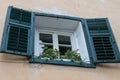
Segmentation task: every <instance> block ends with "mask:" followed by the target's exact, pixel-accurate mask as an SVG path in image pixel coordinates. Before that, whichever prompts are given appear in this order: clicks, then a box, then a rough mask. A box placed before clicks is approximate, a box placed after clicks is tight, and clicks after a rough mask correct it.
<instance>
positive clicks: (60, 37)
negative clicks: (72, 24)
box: [58, 35, 71, 45]
mask: <svg viewBox="0 0 120 80" xmlns="http://www.w3.org/2000/svg"><path fill="white" fill-rule="evenodd" d="M58 41H59V44H67V45H71V42H70V36H63V35H58Z"/></svg>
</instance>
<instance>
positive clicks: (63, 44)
mask: <svg viewBox="0 0 120 80" xmlns="http://www.w3.org/2000/svg"><path fill="white" fill-rule="evenodd" d="M34 43H35V46H34V52H35V53H34V56H35V57H40V55H42V54H44V51H45V50H46V47H47V48H49V49H53V50H57V51H58V52H59V54H58V57H57V58H56V59H50V60H49V57H48V58H47V60H48V61H46V60H45V58H46V57H44V58H43V57H41V58H40V59H39V60H38V59H36V61H34V62H36V63H55V64H67V65H68V64H69V65H75V64H76V65H77V66H80V63H85V64H88V65H90V64H91V63H90V59H89V53H88V50H87V43H86V40H85V35H84V31H83V26H82V24H81V21H80V20H72V19H65V18H58V17H56V16H55V15H54V16H53V17H51V15H48V14H44V16H43V14H42V15H41V14H38V15H35V40H34ZM68 51H71V52H72V51H76V53H77V55H79V57H80V59H81V61H79V62H78V61H75V62H74V61H73V60H72V59H71V60H70V58H69V60H68V61H67V58H65V56H66V52H68ZM74 53H75V52H74ZM71 56H72V55H71ZM34 60H35V59H34ZM64 60H65V61H64ZM49 61H50V62H49ZM52 61H53V62H52ZM55 61H57V63H56V62H55ZM61 61H62V62H61ZM60 62H61V63H60ZM66 62H67V63H66Z"/></svg>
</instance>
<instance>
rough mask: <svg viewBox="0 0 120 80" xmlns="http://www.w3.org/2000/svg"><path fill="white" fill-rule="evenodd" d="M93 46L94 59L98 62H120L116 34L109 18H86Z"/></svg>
mask: <svg viewBox="0 0 120 80" xmlns="http://www.w3.org/2000/svg"><path fill="white" fill-rule="evenodd" d="M86 22H87V26H88V30H89V34H90V37H91V42H92V47H93V50H94V53H95V55H94V61H95V62H97V63H100V62H101V63H108V62H120V59H119V56H120V54H119V50H118V47H117V45H116V43H115V42H113V40H114V36H113V33H112V30H111V28H110V25H109V23H108V20H107V19H106V18H101V19H99V18H98V19H86Z"/></svg>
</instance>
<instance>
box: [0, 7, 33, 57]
mask: <svg viewBox="0 0 120 80" xmlns="http://www.w3.org/2000/svg"><path fill="white" fill-rule="evenodd" d="M32 15H33V13H32V12H29V11H26V10H22V9H18V8H15V7H11V6H9V7H8V11H7V17H6V23H5V27H4V32H3V38H2V43H1V51H2V52H4V53H9V54H16V55H21V56H31V55H32V53H33V17H32Z"/></svg>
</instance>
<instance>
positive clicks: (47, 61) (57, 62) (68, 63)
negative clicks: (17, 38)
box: [29, 58, 95, 68]
mask: <svg viewBox="0 0 120 80" xmlns="http://www.w3.org/2000/svg"><path fill="white" fill-rule="evenodd" d="M29 62H30V63H37V64H39V63H40V64H54V65H65V66H77V67H86V68H95V65H92V64H87V63H83V62H75V61H63V60H57V59H55V60H52V59H41V58H31V59H30V60H29Z"/></svg>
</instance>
